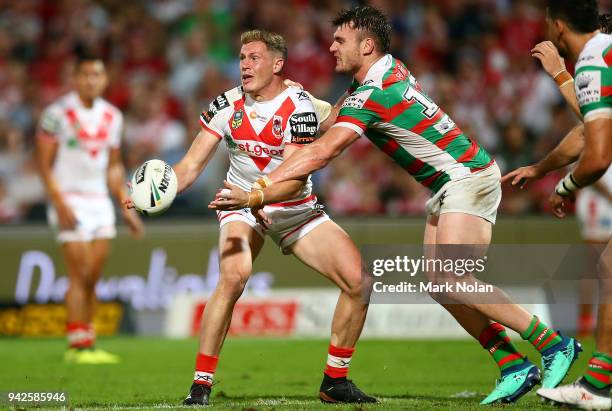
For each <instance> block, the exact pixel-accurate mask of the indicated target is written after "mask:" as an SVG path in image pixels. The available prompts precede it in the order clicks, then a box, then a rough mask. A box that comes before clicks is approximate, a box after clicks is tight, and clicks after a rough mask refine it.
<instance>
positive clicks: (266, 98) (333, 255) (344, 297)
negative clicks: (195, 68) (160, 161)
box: [126, 30, 376, 405]
mask: <svg viewBox="0 0 612 411" xmlns="http://www.w3.org/2000/svg"><path fill="white" fill-rule="evenodd" d="M241 43H242V48H241V50H240V72H241V75H242V87H236V88H234V89H232V90H229V91H227V92H225V93H223V94H221V95H220V96H219V97H217V98H216V99H215V100H214V101H213V102H212V103H211V104H210V106H209V108H208V110H207V111H205V112H203V113H202V115H201V118H200V123H201V125H202V130H201V131H200V133H199V134H198V135H197V136H196V138H195V140H194V142H193V144H192V146H191V148H190V149H189V151H188V152H187V154H186V155H185V156H184V157H183V159H182V160H181V161H180V162H179V163H178V164H177V165H176V166H174V170H175V172H176V175H177V178H178V192H179V193H180V192H182V191H184V190H186V189H187V188H188V187H189V186H190V185H191V184H192V183H193V182H194V181H195V179H196V178H197V177H198V175H199V174H200V173H201V172H202V171H203V170H204V168H205V167H206V165H207V163H208V161H209V160H210V158H211V157H212V156H213V154H214V152H215V150H216V148H217V146H218V144H219V142H220V141H221V140H224V141H225V143H226V145H227V147H228V150H229V155H230V169H229V171H228V173H227V181H228V184H231V185H230V186H232V187H234V186H235V187H241V188H242V189H244V190H248V189H249V188H250V187H251V186H252V185H253V183H255V181H257V180H258V179H259V178H261V177H262V176H263V175H264V174H265V173H268V172H270V171H272V170H273V169H274V168H276V167H277V166H278V165H279V164H280V163H281V162H282V161H283V159H284V158H286V157H287V156H289V155H291V153H293V152H296V151H299V150H303V147H306V146H307V145H308V144H310V143H311V142H312V141H314V140H315V138H316V135H317V132H318V128H319V124H318V123H319V121H321V120H323V118H321V117H325V116H326V115H325V114H321V113H317V112H316V111H315V107H314V106H313V102H312V101H311V100H310V97H309V96H308V94H307V93H305V92H304V91H302V90H301V89H299V88H296V87H287V86H286V85H285V84H284V82H283V78H282V69H283V64H284V62H285V61H286V58H287V47H286V43H285V40H284V39H283V38H282V37H281V36H280V35H278V34H274V33H269V32H265V31H260V30H253V31H249V32H246V33H243V34H242V36H241ZM327 109H328V111H329V105H328V104H327ZM279 186H283V187H281V188H283V189H286V191H284V192H286V193H289V194H290V195H289V196H288V197H287V198H286V199H285V200H286V201H283V202H276V201H274V195H273V194H271V195H270V196H269V197H268V200H271V201H269V203H270V204H269V205H268V206H267V207H266V208H265V210H266V212H267V213H268V214H269V215H270V216H271V217H272V218H273V219H274V223H272V224H268V225H266V224H261V223H259V222H258V221H257V220H256V218H255V217H254V216H253V214H252V213H251V210H250V209H257V208H259V207H261V206H262V201H263V197H259V198H253V199H252V200H253V201H251V202H249V203H248V204H245V207H243V208H242V209H239V210H236V211H219V212H218V213H217V217H218V219H219V225H220V233H219V254H220V277H219V283H218V284H217V287H216V288H215V291H214V292H213V294H212V295H211V297H210V299H209V300H208V301H207V303H206V307H205V309H204V313H203V315H202V327H201V332H200V345H199V352H198V354H197V357H196V365H195V375H194V378H193V383H192V386H191V388H190V392H189V395H188V397H187V398H186V399H185V401H184V404H186V405H205V404H208V402H209V396H210V392H211V386H212V383H213V378H214V373H215V370H216V367H217V361H218V357H219V353H220V351H221V347H222V345H223V342H224V340H225V337H226V334H227V332H228V330H229V328H230V322H231V319H232V311H233V309H234V305H235V304H236V301H237V300H238V298H239V297H240V295H241V294H242V292H243V290H244V286H245V284H246V282H247V280H248V278H249V276H250V275H251V271H252V267H253V261H254V259H255V258H256V257H257V255H258V254H259V251H260V250H261V247H262V246H263V243H264V237H265V235H266V234H267V235H269V236H270V237H272V239H273V240H274V241H275V242H276V244H278V245H279V247H280V248H281V250H282V251H283V252H284V253H292V254H294V255H295V256H296V257H297V258H298V259H299V260H301V261H302V262H303V263H305V264H306V265H308V266H310V267H311V268H313V269H314V270H316V271H318V272H319V273H321V274H322V275H324V276H325V277H327V278H328V279H330V280H331V281H332V282H333V283H335V284H336V285H337V286H338V287H339V288H340V290H341V292H340V297H339V299H338V304H337V306H336V310H335V313H334V318H333V321H332V335H331V343H330V346H329V352H328V357H327V366H326V368H325V371H324V376H323V382H322V384H321V387H320V394H319V395H320V398H321V400H322V401H325V402H355V403H364V402H376V399H375V398H373V397H370V396H368V395H366V394H364V393H363V392H361V390H359V389H358V388H357V387H356V386H355V384H354V383H353V382H352V381H350V380H348V379H347V378H346V377H347V374H348V370H349V365H350V362H351V357H352V355H353V352H354V350H355V344H356V343H357V340H358V338H359V335H360V334H361V330H362V328H363V324H364V321H365V316H366V313H367V308H368V306H367V304H365V303H364V302H363V299H362V289H361V286H362V281H361V275H362V274H361V257H360V254H359V251H358V250H357V248H356V247H355V245H354V244H353V242H352V241H351V239H350V238H349V237H348V235H347V234H346V233H345V232H344V231H343V230H342V229H341V228H340V227H339V226H337V225H336V224H335V223H334V222H332V221H331V220H330V219H329V217H327V215H326V214H325V213H324V212H323V211H322V210H321V209H320V207H318V206H317V201H316V197H315V196H314V195H313V194H312V192H311V182H310V178H309V177H308V175H304V176H302V177H300V178H299V179H294V180H288V181H286V182H284V183H280V184H279ZM126 206H128V207H129V206H131V204H129V202H126ZM283 361H285V362H286V361H287V359H284V360H283ZM282 365H283V364H278V366H282Z"/></svg>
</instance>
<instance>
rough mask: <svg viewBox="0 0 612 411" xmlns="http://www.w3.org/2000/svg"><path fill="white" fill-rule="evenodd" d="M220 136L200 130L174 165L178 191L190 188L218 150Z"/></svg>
mask: <svg viewBox="0 0 612 411" xmlns="http://www.w3.org/2000/svg"><path fill="white" fill-rule="evenodd" d="M219 141H221V140H220V139H219V137H217V136H215V135H213V134H212V133H210V132H208V131H206V130H200V132H199V133H198V135H197V136H196V137H195V139H194V140H193V143H191V147H189V150H188V151H187V153H186V154H185V156H184V157H183V158H182V159H181V161H179V162H178V163H177V164H175V165H174V166H173V168H174V172H175V173H176V178H177V181H178V189H177V193H182V192H183V191H185V190H186V189H188V188H189V187H190V186H191V185H192V184H193V182H194V181H195V180H196V178H198V176H199V175H200V174H201V173H202V171H204V168H205V167H206V165H207V164H208V162H209V161H210V159H211V158H212V156H213V155H214V154H215V151H217V147H218V146H219Z"/></svg>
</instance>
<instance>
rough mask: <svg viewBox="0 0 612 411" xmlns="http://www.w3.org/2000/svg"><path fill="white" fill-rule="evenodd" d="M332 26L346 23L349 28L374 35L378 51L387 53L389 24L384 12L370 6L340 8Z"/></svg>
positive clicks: (389, 34) (389, 41)
mask: <svg viewBox="0 0 612 411" xmlns="http://www.w3.org/2000/svg"><path fill="white" fill-rule="evenodd" d="M332 24H333V25H334V26H337V27H339V26H342V25H344V24H348V25H349V26H350V27H351V28H354V29H357V30H363V31H365V32H367V33H368V34H369V35H371V36H373V37H374V40H375V41H376V43H377V44H376V46H377V48H378V50H379V51H381V52H383V53H388V52H389V48H390V45H391V24H390V23H389V20H388V19H387V16H385V14H384V13H383V12H382V11H380V10H378V9H377V8H375V7H372V6H358V7H353V8H352V9H344V10H341V11H340V12H339V13H338V15H337V16H336V18H335V19H333V20H332Z"/></svg>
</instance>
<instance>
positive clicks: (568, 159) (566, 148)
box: [501, 124, 584, 188]
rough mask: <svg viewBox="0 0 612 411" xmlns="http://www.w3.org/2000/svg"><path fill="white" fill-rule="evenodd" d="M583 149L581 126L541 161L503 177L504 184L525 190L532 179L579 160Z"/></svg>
mask: <svg viewBox="0 0 612 411" xmlns="http://www.w3.org/2000/svg"><path fill="white" fill-rule="evenodd" d="M583 147H584V126H583V124H579V125H577V126H576V127H574V128H573V129H572V130H571V131H570V132H569V133H567V135H566V136H565V137H564V138H563V140H561V142H560V143H559V145H557V147H555V148H554V149H553V150H552V151H551V152H550V153H548V155H546V157H544V158H543V159H542V160H541V161H539V162H538V163H536V164H533V165H530V166H526V167H520V168H517V169H516V170H513V171H511V172H509V173H508V174H506V175H505V176H503V177H502V180H501V181H502V184H505V183H507V182H508V181H511V184H512V185H513V186H515V185H519V186H520V187H521V188H523V187H525V186H526V185H527V182H528V181H529V180H530V179H533V178H541V177H544V176H545V175H546V174H548V173H550V172H551V171H553V170H558V169H560V168H562V167H565V166H567V165H569V164H572V163H573V162H575V161H576V160H578V157H580V153H581V152H582V149H583Z"/></svg>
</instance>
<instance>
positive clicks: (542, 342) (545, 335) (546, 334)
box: [521, 315, 563, 353]
mask: <svg viewBox="0 0 612 411" xmlns="http://www.w3.org/2000/svg"><path fill="white" fill-rule="evenodd" d="M521 337H522V338H523V339H524V340H528V341H529V342H530V343H531V345H533V347H534V348H535V349H536V350H538V351H539V352H540V353H542V352H544V351H546V350H548V349H550V348H552V347H555V346H556V345H557V344H559V343H561V342H562V341H563V339H562V338H561V336H560V335H559V333H558V332H556V331H555V330H554V329H553V328H551V327H549V326H548V325H546V324H544V323H543V322H542V321H540V319H539V318H538V317H537V316H535V315H534V316H533V317H532V319H531V323H530V324H529V327H527V330H526V331H525V332H524V333H522V334H521Z"/></svg>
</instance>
